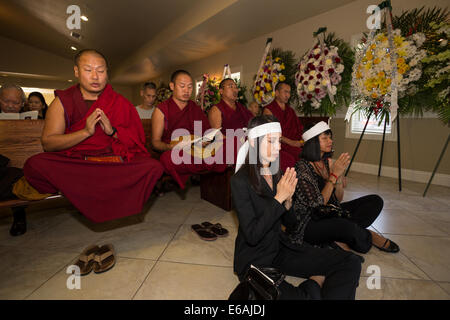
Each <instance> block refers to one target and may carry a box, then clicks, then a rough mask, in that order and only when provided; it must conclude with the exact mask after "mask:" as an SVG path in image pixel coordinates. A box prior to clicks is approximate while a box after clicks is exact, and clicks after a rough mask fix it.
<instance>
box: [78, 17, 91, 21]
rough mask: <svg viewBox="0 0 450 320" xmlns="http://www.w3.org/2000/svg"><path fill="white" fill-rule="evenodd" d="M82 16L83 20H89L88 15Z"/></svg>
mask: <svg viewBox="0 0 450 320" xmlns="http://www.w3.org/2000/svg"><path fill="white" fill-rule="evenodd" d="M80 18H81V20H83V21H88V20H89V19H88V18H87V17H86V16H81V17H80Z"/></svg>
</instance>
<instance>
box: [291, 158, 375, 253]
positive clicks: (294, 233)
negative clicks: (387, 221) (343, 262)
mask: <svg viewBox="0 0 450 320" xmlns="http://www.w3.org/2000/svg"><path fill="white" fill-rule="evenodd" d="M324 164H325V167H326V169H327V172H328V173H329V172H330V169H329V166H328V160H327V159H325V161H324ZM295 170H296V172H297V177H298V181H299V182H298V184H297V187H296V190H295V193H294V196H293V207H294V211H295V220H294V221H291V225H294V227H293V228H289V230H288V233H289V239H290V241H291V243H297V244H301V243H303V241H306V242H308V243H311V244H323V243H331V242H334V241H339V242H344V243H346V244H347V245H348V246H349V247H350V248H351V249H353V250H355V251H357V252H360V253H366V252H368V251H369V250H370V248H371V246H372V235H371V233H370V232H369V231H368V230H367V229H366V228H367V227H369V226H370V225H371V224H372V223H373V222H374V221H375V220H376V218H377V217H378V216H379V214H380V212H381V210H382V208H383V199H381V198H380V197H379V196H378V195H368V196H364V197H361V198H358V199H355V200H352V201H348V202H343V203H340V202H339V200H338V199H337V197H336V195H335V190H333V193H332V195H331V197H330V199H329V201H328V203H331V204H334V205H338V206H341V207H342V208H344V209H346V210H348V211H349V212H350V218H349V219H346V218H326V219H321V220H314V219H312V213H313V211H314V209H315V208H317V207H318V206H320V205H323V204H324V199H323V196H322V193H321V191H322V190H323V188H324V187H325V184H326V181H325V180H324V179H323V177H322V176H320V175H319V174H318V173H317V172H316V171H315V170H314V168H313V166H312V165H311V164H310V163H309V161H306V160H304V159H301V160H300V161H298V162H297V164H296V165H295Z"/></svg>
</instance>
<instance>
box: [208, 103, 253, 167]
mask: <svg viewBox="0 0 450 320" xmlns="http://www.w3.org/2000/svg"><path fill="white" fill-rule="evenodd" d="M216 107H217V108H218V109H219V110H220V112H221V114H222V129H221V131H222V134H223V135H224V136H226V130H227V129H233V130H238V129H242V128H247V126H248V122H249V121H250V119H252V118H253V114H252V113H251V112H250V111H249V110H248V109H247V108H246V107H245V106H244V105H242V104H241V103H239V102H236V110H233V109H232V108H231V107H230V106H229V105H228V104H227V103H226V102H225V101H224V100H223V99H222V100H220V102H219V103H218V104H217V105H216ZM243 142H245V141H240V139H239V138H238V137H237V136H235V137H234V143H233V145H234V158H233V164H235V163H236V157H237V153H238V151H239V148H240V147H241V145H242V144H243ZM227 145H228V146H230V142H228V143H227Z"/></svg>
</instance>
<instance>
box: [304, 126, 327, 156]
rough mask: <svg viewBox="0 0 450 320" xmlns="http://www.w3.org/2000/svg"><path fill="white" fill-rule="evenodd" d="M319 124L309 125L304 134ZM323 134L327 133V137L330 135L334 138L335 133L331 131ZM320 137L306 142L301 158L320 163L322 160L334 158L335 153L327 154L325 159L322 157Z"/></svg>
mask: <svg viewBox="0 0 450 320" xmlns="http://www.w3.org/2000/svg"><path fill="white" fill-rule="evenodd" d="M316 124H317V123H314V122H313V123H308V124H307V125H306V126H305V128H304V130H303V132H306V131H308V130H309V129H311V128H312V127H314V126H315V125H316ZM323 133H325V134H326V135H330V136H331V138H333V132H332V131H331V129H330V130H327V131H324V132H323ZM319 136H320V134H319V135H317V136H315V137H314V138H311V139H309V140H308V141H306V142H305V144H304V146H303V149H302V154H301V158H302V159H305V160H306V161H312V162H315V161H319V160H321V159H325V158H331V157H332V156H333V151H331V152H326V153H325V154H324V155H323V157H322V158H321V157H320V141H319Z"/></svg>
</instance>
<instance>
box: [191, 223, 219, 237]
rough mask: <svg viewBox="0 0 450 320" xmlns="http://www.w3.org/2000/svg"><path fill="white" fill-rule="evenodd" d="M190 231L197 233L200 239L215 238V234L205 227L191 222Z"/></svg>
mask: <svg viewBox="0 0 450 320" xmlns="http://www.w3.org/2000/svg"><path fill="white" fill-rule="evenodd" d="M191 229H192V231H194V232H195V233H197V235H198V236H199V237H200V239H202V240H205V241H214V240H216V239H217V236H216V235H215V234H214V233H213V232H211V231H209V230H208V229H207V228H205V227H203V226H201V225H199V224H193V225H192V226H191Z"/></svg>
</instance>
